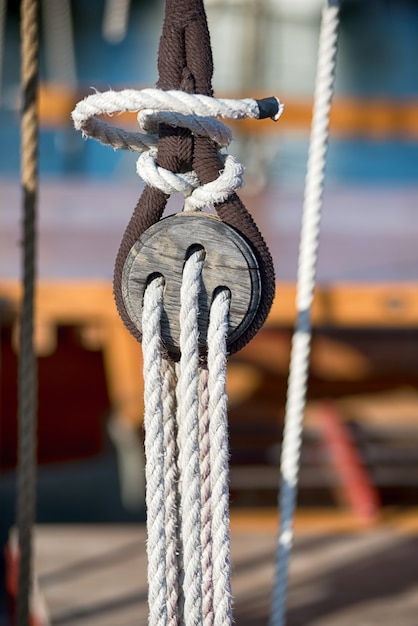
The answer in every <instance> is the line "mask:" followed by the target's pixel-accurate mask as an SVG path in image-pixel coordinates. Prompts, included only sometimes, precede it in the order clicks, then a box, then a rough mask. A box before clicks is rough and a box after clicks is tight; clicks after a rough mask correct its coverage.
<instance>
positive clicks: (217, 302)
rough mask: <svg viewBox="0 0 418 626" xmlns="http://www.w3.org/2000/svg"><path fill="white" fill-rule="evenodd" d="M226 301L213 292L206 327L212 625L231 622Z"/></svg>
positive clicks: (225, 295)
mask: <svg viewBox="0 0 418 626" xmlns="http://www.w3.org/2000/svg"><path fill="white" fill-rule="evenodd" d="M230 303H231V294H230V292H229V290H228V289H222V290H220V291H218V292H217V293H216V294H215V296H214V299H213V302H212V306H211V309H210V318H209V328H208V371H209V379H208V390H209V414H210V422H209V439H210V477H211V492H212V494H211V495H212V542H213V547H212V559H213V564H212V578H213V615H214V622H213V624H214V626H228V625H229V624H232V594H231V557H230V535H229V483H228V476H229V445H228V418H227V404H228V398H227V394H226V365H227V348H226V340H227V337H228V322H229V308H230Z"/></svg>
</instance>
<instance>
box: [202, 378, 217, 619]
mask: <svg viewBox="0 0 418 626" xmlns="http://www.w3.org/2000/svg"><path fill="white" fill-rule="evenodd" d="M208 382H209V372H208V369H207V367H202V368H201V369H200V372H199V401H200V414H199V424H200V481H201V506H202V513H201V523H202V533H201V542H202V576H203V581H202V612H203V626H213V620H214V614H213V564H212V562H213V550H212V485H211V465H210V461H211V459H210V451H211V444H210V437H209V428H210V413H209V388H208Z"/></svg>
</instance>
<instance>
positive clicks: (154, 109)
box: [72, 0, 283, 358]
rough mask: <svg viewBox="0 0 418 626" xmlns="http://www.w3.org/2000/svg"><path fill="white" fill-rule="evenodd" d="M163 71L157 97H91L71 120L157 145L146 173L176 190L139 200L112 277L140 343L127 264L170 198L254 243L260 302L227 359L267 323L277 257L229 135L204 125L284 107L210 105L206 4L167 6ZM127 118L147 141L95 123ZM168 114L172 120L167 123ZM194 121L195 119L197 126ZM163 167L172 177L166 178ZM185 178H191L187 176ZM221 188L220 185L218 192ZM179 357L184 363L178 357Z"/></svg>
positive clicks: (124, 142) (152, 192) (196, 0)
mask: <svg viewBox="0 0 418 626" xmlns="http://www.w3.org/2000/svg"><path fill="white" fill-rule="evenodd" d="M158 69H159V80H158V84H157V87H158V89H157V90H155V89H145V90H142V91H139V92H136V91H133V90H124V91H122V92H114V91H110V92H106V93H105V94H92V95H91V96H88V97H87V98H85V99H84V100H83V101H81V102H79V103H78V105H77V106H76V108H75V110H74V111H73V114H72V115H73V120H74V124H75V127H76V128H77V129H79V130H81V131H82V132H83V133H84V134H85V135H88V136H93V137H96V138H100V140H101V141H102V142H104V143H107V144H109V145H113V146H114V147H120V148H124V149H130V150H139V151H142V150H144V149H145V150H148V149H149V148H152V147H155V146H156V145H157V146H158V157H156V155H155V153H151V154H150V155H148V156H147V157H146V158H145V159H144V161H145V163H146V165H147V167H150V168H153V169H154V170H157V171H158V173H159V174H160V175H161V177H162V178H164V176H165V177H168V179H169V181H170V183H172V184H173V187H172V188H171V187H165V186H161V187H160V182H159V180H161V179H159V180H157V178H156V179H153V178H152V179H147V180H148V183H149V184H147V186H146V188H145V190H144V192H143V194H142V196H141V198H140V199H139V201H138V204H137V206H136V208H135V211H134V214H133V215H132V218H131V221H130V223H129V224H128V226H127V228H126V231H125V233H124V236H123V239H122V242H121V245H120V248H119V252H118V256H117V258H116V263H115V272H114V293H115V300H116V304H117V307H118V311H119V314H120V316H121V318H122V320H123V322H124V324H125V326H126V327H127V329H128V330H129V332H130V333H131V334H132V335H133V336H134V337H135V338H136V339H137V340H138V341H141V332H140V331H139V330H138V328H137V327H136V325H135V324H134V323H132V320H131V318H130V316H129V313H128V311H127V309H126V307H125V302H124V299H123V294H122V275H123V268H124V264H125V260H126V258H127V256H128V254H129V251H130V250H131V248H132V246H133V245H134V243H135V242H136V241H137V240H138V238H139V237H140V236H141V234H142V233H143V232H145V231H146V230H147V229H148V228H149V227H150V226H152V225H153V224H155V223H156V222H158V221H159V220H160V219H161V217H162V215H163V212H164V209H165V207H166V203H167V198H168V196H169V195H170V193H174V191H178V190H179V189H180V190H181V191H182V192H183V193H185V194H186V196H189V195H190V196H191V198H190V199H189V198H188V199H187V203H186V204H187V206H188V207H190V208H193V210H196V208H199V206H200V207H201V206H202V204H203V202H206V203H207V205H209V206H210V205H214V208H215V209H216V212H217V214H218V216H219V217H220V218H221V220H222V221H223V222H224V223H226V224H229V225H230V226H232V227H233V228H236V229H237V230H238V231H239V232H241V233H242V234H243V235H244V237H245V238H246V239H247V240H248V241H249V242H250V243H251V245H252V248H253V249H254V252H255V254H256V256H257V259H258V262H259V266H260V274H261V282H262V291H261V301H260V304H259V307H258V309H257V313H256V315H255V316H254V319H253V320H252V322H251V323H250V324H249V326H248V328H247V329H246V331H245V333H243V334H242V335H241V336H240V337H239V338H237V339H236V340H235V341H233V342H232V343H231V345H229V353H230V354H232V353H234V352H236V351H237V350H240V349H241V348H242V347H243V346H244V345H245V344H246V343H247V342H248V341H249V340H250V339H251V338H252V337H253V336H254V335H255V334H256V333H257V331H258V330H259V329H260V328H261V326H262V325H263V323H264V321H265V319H266V318H267V315H268V313H269V311H270V308H271V305H272V302H273V298H274V295H275V275H274V267H273V261H272V258H271V254H270V252H269V250H268V248H267V246H266V244H265V242H264V239H263V237H262V235H261V233H260V231H259V230H258V227H257V225H256V224H255V222H254V220H253V219H252V217H251V215H250V214H249V213H248V211H247V209H246V208H245V206H244V205H243V203H242V202H241V200H240V199H239V198H238V196H237V195H236V194H235V189H236V188H238V187H239V185H240V176H241V174H240V171H239V166H238V165H236V163H235V162H234V160H233V159H232V157H228V158H227V159H226V160H225V159H224V158H222V155H220V152H219V147H222V146H225V145H227V144H228V143H229V141H230V133H229V131H228V130H225V127H224V126H223V125H221V124H220V122H219V121H217V120H211V121H210V123H209V122H208V121H207V119H205V118H207V117H208V116H225V117H226V118H228V117H232V118H234V119H242V118H243V117H254V118H257V119H262V118H266V117H271V118H272V119H274V120H277V119H278V118H279V117H280V115H281V112H282V111H283V105H282V104H281V103H280V102H279V100H278V99H277V98H265V99H263V100H252V99H247V100H238V101H230V100H218V99H215V98H212V85H211V81H212V73H213V64H212V53H211V48H210V37H209V31H208V27H207V22H206V15H205V11H204V6H203V2H202V0H176V1H174V0H166V5H165V19H164V24H163V30H162V35H161V39H160V48H159V55H158ZM160 109H162V111H160ZM173 109H174V110H173ZM122 111H140V115H139V123H140V125H141V129H142V130H143V131H145V133H146V134H143V133H129V132H127V131H124V130H120V129H115V128H113V127H110V126H108V125H107V124H106V123H105V122H103V121H102V120H99V119H97V117H96V116H97V115H103V114H105V115H112V114H113V113H115V112H122ZM141 111H142V112H141ZM148 111H150V117H149V118H148V117H147V116H148ZM234 111H235V112H234ZM171 114H176V115H177V118H176V121H175V122H174V121H173V118H172V117H170V115H171ZM160 115H161V116H160ZM167 115H168V117H164V116H167ZM193 117H195V118H196V119H195V120H194V121H193V122H192V121H191V120H192V119H193ZM144 120H145V121H144ZM157 120H158V122H157ZM171 124H174V125H171ZM156 125H158V136H157V128H156ZM152 131H154V132H152ZM153 160H154V161H155V160H156V165H157V166H158V168H157V167H155V166H153V165H152V161H153ZM140 163H143V162H141V161H140ZM150 164H151V165H150ZM147 167H144V171H143V170H142V169H141V168H142V165H140V167H139V169H140V174H141V176H142V174H143V173H144V174H145V177H147V172H146V171H145V170H146V169H147ZM161 168H162V169H164V170H167V172H165V173H164V176H162V169H161ZM224 170H226V171H225V172H224ZM229 170H231V171H229ZM184 172H186V173H187V174H186V175H184ZM220 172H224V174H223V176H224V177H226V178H227V181H226V184H225V186H224V180H222V181H217V179H219V178H220ZM173 173H174V174H176V175H178V176H177V181H178V182H177V183H175V184H174V183H173V180H174V179H175V177H174V176H173ZM193 173H194V174H193ZM190 176H191V179H190ZM196 177H197V178H196ZM197 181H199V187H200V188H199V189H196V192H197V193H196V194H194V193H193V188H194V187H195V185H196V184H197ZM213 181H217V182H215V183H214V182H213ZM209 183H210V184H211V185H209V189H207V188H206V187H205V185H208V184H209ZM219 184H221V185H222V188H221V189H220V190H219V188H218V185H219ZM176 185H179V187H177V186H176ZM202 189H203V190H202ZM206 191H208V192H210V193H209V195H206V196H205V198H204V200H203V199H202V200H201V201H200V199H199V204H198V205H197V207H196V205H195V204H194V200H195V199H196V196H197V195H199V194H202V193H206ZM193 196H195V197H193ZM200 202H201V203H200ZM167 356H168V355H167ZM171 356H174V355H171ZM175 358H178V355H177V356H176V357H175Z"/></svg>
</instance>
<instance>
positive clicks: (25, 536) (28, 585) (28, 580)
mask: <svg viewBox="0 0 418 626" xmlns="http://www.w3.org/2000/svg"><path fill="white" fill-rule="evenodd" d="M38 16H39V6H38V1H37V0H23V1H22V5H21V45H22V70H21V74H22V78H21V80H22V92H23V94H22V95H23V103H22V119H21V136H22V137H21V144H22V150H21V180H22V191H23V241H22V253H23V301H22V306H21V313H20V345H19V372H18V432H19V437H18V468H17V483H18V484H17V505H16V506H17V529H18V535H19V576H18V596H17V606H16V624H17V626H28V625H29V612H30V609H29V603H30V594H31V590H32V567H33V566H32V526H33V522H34V519H35V508H36V503H35V500H36V492H35V483H36V428H37V398H36V395H37V368H36V358H35V352H34V346H33V318H34V299H35V281H36V221H37V192H38V115H37V84H38V45H39V42H38Z"/></svg>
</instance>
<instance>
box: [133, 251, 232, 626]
mask: <svg viewBox="0 0 418 626" xmlns="http://www.w3.org/2000/svg"><path fill="white" fill-rule="evenodd" d="M204 256H205V254H204V251H203V250H202V249H197V250H195V251H194V252H193V253H192V254H191V255H190V257H189V259H188V260H187V261H186V263H185V267H184V273H183V282H182V288H181V309H182V310H181V314H180V315H181V322H182V336H181V338H180V342H181V349H182V356H181V360H180V365H179V366H178V367H177V371H178V373H177V378H178V381H177V405H178V406H177V407H176V396H175V383H176V372H175V368H174V366H173V364H172V363H170V362H168V361H165V360H164V359H162V357H161V341H162V340H161V326H160V323H161V314H162V306H163V288H164V285H163V278H162V277H158V278H156V279H154V280H153V281H152V282H151V283H150V284H149V285H148V287H147V289H146V291H145V296H144V307H143V322H142V325H143V343H142V346H143V354H144V380H145V393H144V397H145V415H144V425H145V450H146V457H147V464H146V477H147V530H148V546H147V551H148V560H149V564H148V584H149V608H150V613H149V624H150V626H156V625H158V626H161V625H162V624H169V625H170V626H175V625H176V626H180V625H184V626H192V625H193V626H196V625H199V626H200V625H202V626H203V625H204V626H221V625H222V626H228V625H230V624H232V599H231V588H230V575H231V571H230V567H231V566H230V538H229V485H228V475H229V465H228V463H229V458H228V456H229V454H228V423H227V396H226V359H227V350H226V340H227V335H228V319H229V306H230V293H229V291H228V290H226V289H225V290H221V291H219V293H216V294H215V296H214V299H213V303H212V306H211V310H210V316H209V328H208V365H207V368H206V367H199V353H198V330H197V329H198V326H197V316H198V314H199V308H198V298H199V291H200V288H201V271H202V265H203V261H204ZM177 452H178V454H177Z"/></svg>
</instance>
